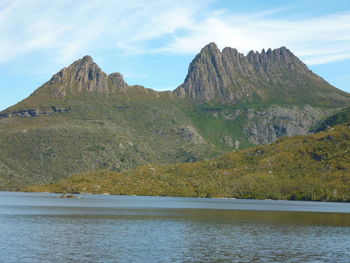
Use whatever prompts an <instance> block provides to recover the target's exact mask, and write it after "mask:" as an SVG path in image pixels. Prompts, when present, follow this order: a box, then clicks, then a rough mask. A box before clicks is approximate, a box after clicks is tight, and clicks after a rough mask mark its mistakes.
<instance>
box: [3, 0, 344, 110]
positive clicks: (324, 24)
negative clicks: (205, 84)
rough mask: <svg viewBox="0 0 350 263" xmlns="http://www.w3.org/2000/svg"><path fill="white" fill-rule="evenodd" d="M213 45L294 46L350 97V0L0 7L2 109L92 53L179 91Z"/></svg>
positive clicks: (9, 3)
mask: <svg viewBox="0 0 350 263" xmlns="http://www.w3.org/2000/svg"><path fill="white" fill-rule="evenodd" d="M209 42H216V43H217V45H218V46H219V48H221V49H222V48H224V47H226V46H231V47H235V48H237V49H238V50H239V51H240V52H243V53H247V52H248V51H250V50H258V51H261V50H262V49H263V48H265V49H267V48H270V47H271V48H278V47H281V46H286V47H288V48H289V49H290V50H291V51H292V52H293V53H294V54H295V55H297V56H298V57H299V58H301V59H302V60H303V61H304V62H305V63H306V64H307V65H308V66H309V67H310V68H311V69H312V70H313V71H314V72H316V73H317V74H319V75H321V76H322V77H324V78H325V79H326V80H327V81H329V82H330V83H331V84H333V85H334V86H336V87H338V88H340V89H342V90H345V91H348V92H350V1H349V0H333V1H329V0H327V1H325V0H294V1H289V0H288V1H286V0H221V1H220V0H196V1H195V0H176V1H175V0H151V1H150V0H103V1H101V0H56V1H52V0H25V1H24V0H0V91H1V96H0V110H3V109H5V108H7V107H8V106H11V105H13V104H15V103H17V102H18V101H20V100H22V99H24V98H25V97H27V96H28V95H30V94H31V93H32V92H33V91H34V90H35V89H36V88H37V87H39V86H40V85H41V84H43V83H44V82H46V81H47V80H49V79H50V77H51V76H52V75H53V74H54V73H56V72H57V71H59V70H60V69H61V68H63V67H65V66H68V65H69V64H71V63H72V62H73V61H75V60H77V59H79V58H81V57H82V56H84V55H86V54H89V55H91V56H92V57H93V59H94V60H95V62H96V63H97V64H99V65H100V67H101V68H102V69H103V70H104V71H105V72H106V73H112V72H120V73H122V74H123V75H124V77H125V79H126V81H127V82H128V83H129V84H140V85H144V86H146V87H148V88H153V89H157V90H166V89H174V88H176V87H177V86H178V85H179V84H181V83H182V82H183V80H184V78H185V77H186V73H187V69H188V65H189V63H190V62H191V60H192V59H193V57H194V56H195V55H196V54H197V53H198V52H199V51H200V49H201V48H202V47H203V46H204V45H206V44H207V43H209Z"/></svg>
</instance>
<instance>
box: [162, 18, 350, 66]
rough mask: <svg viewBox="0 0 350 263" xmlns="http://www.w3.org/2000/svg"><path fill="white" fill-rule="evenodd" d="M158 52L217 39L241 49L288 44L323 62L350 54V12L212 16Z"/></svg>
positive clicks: (193, 47) (194, 48) (192, 49)
mask: <svg viewBox="0 0 350 263" xmlns="http://www.w3.org/2000/svg"><path fill="white" fill-rule="evenodd" d="M188 31H189V32H188V34H186V35H185V36H175V37H174V41H173V42H171V43H170V44H169V45H168V46H165V47H163V48H160V49H157V51H159V52H173V53H194V52H198V50H199V48H200V47H201V46H203V45H205V44H206V43H208V42H210V41H213V40H215V42H216V43H217V44H218V46H219V47H221V48H223V47H225V46H231V47H235V48H237V49H238V50H239V51H241V52H248V51H250V50H261V49H262V48H269V47H272V48H276V47H280V46H287V47H289V48H290V49H291V50H292V51H293V52H295V53H296V54H297V55H300V56H302V57H303V59H305V61H306V62H307V63H309V64H322V63H328V62H331V61H335V60H341V59H347V58H349V56H350V12H349V13H347V14H338V15H337V14H335V15H327V16H323V17H318V18H312V19H301V20H298V21H293V20H287V19H272V18H269V17H265V16H260V17H259V16H257V17H254V18H252V17H251V16H242V15H233V14H228V13H225V14H224V15H222V14H221V15H220V16H215V15H214V16H211V17H208V18H207V19H205V20H204V21H202V22H201V23H195V24H192V25H191V26H190V27H188Z"/></svg>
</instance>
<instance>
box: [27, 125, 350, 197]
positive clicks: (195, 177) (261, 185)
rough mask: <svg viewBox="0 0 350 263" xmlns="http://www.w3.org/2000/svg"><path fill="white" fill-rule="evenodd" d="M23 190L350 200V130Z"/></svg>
mask: <svg viewBox="0 0 350 263" xmlns="http://www.w3.org/2000/svg"><path fill="white" fill-rule="evenodd" d="M24 190H26V191H49V192H63V193H65V192H73V193H81V192H89V193H97V194H102V193H110V194H118V195H119V194H120V195H123V194H128V195H157V196H158V195H159V196H197V197H227V198H254V199H288V200H320V201H350V126H349V125H348V124H343V125H339V126H336V127H334V128H332V129H331V130H329V131H325V132H320V133H318V134H313V135H304V136H295V137H290V138H287V137H283V138H281V139H279V140H278V141H277V142H276V143H273V144H270V145H265V146H259V147H254V148H249V149H245V150H241V151H239V152H232V153H228V154H225V155H223V156H221V157H219V158H216V159H214V160H210V161H201V162H196V163H187V164H175V165H166V166H156V165H143V166H140V167H138V168H136V169H134V170H129V171H127V172H123V173H118V172H112V171H103V170H102V171H96V172H88V173H82V174H77V175H74V176H70V177H68V178H66V179H64V180H61V181H59V182H58V183H56V184H49V185H42V186H32V187H28V188H26V189H24Z"/></svg>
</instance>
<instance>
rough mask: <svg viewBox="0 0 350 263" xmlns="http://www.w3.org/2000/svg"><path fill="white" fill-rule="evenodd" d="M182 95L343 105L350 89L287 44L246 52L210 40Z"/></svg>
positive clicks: (192, 67)
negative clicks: (310, 64)
mask: <svg viewBox="0 0 350 263" xmlns="http://www.w3.org/2000/svg"><path fill="white" fill-rule="evenodd" d="M175 92H176V94H178V95H179V96H188V97H191V98H193V99H196V100H199V101H203V100H204V101H213V100H214V101H218V102H222V103H239V102H242V101H247V102H253V101H267V102H271V103H276V102H279V103H284V104H285V103H299V104H300V103H305V104H314V105H342V103H344V102H346V101H348V98H349V96H348V94H346V93H345V92H342V91H340V90H336V89H334V87H332V86H330V85H329V84H328V83H327V82H326V81H325V80H323V79H322V78H321V77H319V76H317V75H316V74H314V73H313V72H311V71H310V70H309V69H308V68H307V66H306V65H305V64H304V63H302V62H301V61H300V60H299V59H298V58H297V57H296V56H295V55H294V54H293V53H292V52H291V51H289V50H288V49H287V48H285V47H281V48H278V49H274V50H271V49H268V50H267V51H266V52H265V50H262V52H261V53H259V52H253V51H250V52H249V53H248V54H247V56H244V55H243V54H241V53H239V52H238V51H237V50H236V49H233V48H230V47H226V48H224V49H223V50H222V52H221V51H220V50H219V49H218V47H217V46H216V44H215V43H210V44H209V45H207V46H206V47H204V48H203V49H202V51H201V52H200V53H199V54H198V55H197V56H196V57H195V59H194V60H193V61H192V63H191V65H190V67H189V71H188V75H187V77H186V79H185V82H184V83H183V84H182V85H181V86H180V87H178V88H177V89H176V90H175Z"/></svg>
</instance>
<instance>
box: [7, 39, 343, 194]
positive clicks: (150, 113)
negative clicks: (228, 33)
mask: <svg viewBox="0 0 350 263" xmlns="http://www.w3.org/2000/svg"><path fill="white" fill-rule="evenodd" d="M230 52H233V51H232V50H231V49H230V48H226V49H224V50H223V52H220V51H218V50H215V46H214V45H213V44H210V45H208V46H207V47H204V48H203V50H202V51H201V53H200V54H199V55H198V56H197V57H196V58H195V59H194V61H193V62H192V64H191V66H190V70H189V74H188V76H187V78H186V80H185V82H184V84H182V85H181V86H180V87H179V88H178V89H176V90H175V91H174V92H170V91H167V92H157V91H153V90H151V89H146V88H144V87H142V86H137V85H136V86H129V85H128V84H127V83H126V82H125V81H124V80H123V76H122V75H121V74H120V73H113V74H109V75H108V74H106V73H104V72H103V71H102V70H101V69H100V68H99V67H98V65H97V64H96V63H94V61H93V60H92V58H91V57H89V56H85V57H84V58H82V59H80V60H78V61H76V62H74V63H73V64H72V65H70V66H69V67H67V68H64V69H62V70H61V71H60V72H58V73H57V74H55V75H54V76H53V77H52V78H51V79H50V80H49V81H48V82H46V83H45V84H43V85H42V86H41V87H39V88H38V89H37V90H36V91H35V92H34V93H33V94H32V95H31V96H29V97H28V98H27V99H25V100H23V101H21V102H19V103H18V104H16V105H14V106H12V107H10V108H8V109H6V110H5V111H3V112H1V113H0V147H1V149H0V189H16V188H18V187H22V186H25V185H28V184H33V183H46V182H54V181H57V180H59V179H60V178H64V177H66V176H68V175H70V174H73V173H77V172H85V171H92V170H99V169H107V170H112V171H124V170H127V169H130V168H132V167H135V166H138V165H142V164H147V163H152V164H159V165H165V164H169V163H179V162H194V161H199V160H205V159H209V158H214V157H216V156H219V155H220V154H223V153H225V152H229V151H233V150H239V149H242V148H246V147H250V146H252V145H254V144H265V143H271V142H273V141H275V140H276V139H278V138H279V137H281V136H291V135H297V134H306V133H308V132H309V130H310V128H311V127H314V126H315V125H316V124H317V123H319V121H320V120H322V119H325V118H326V117H328V116H330V115H331V114H333V113H335V112H336V111H337V110H339V109H341V108H342V107H344V106H346V105H347V104H349V103H350V98H349V94H347V93H345V92H342V91H339V90H337V89H336V88H334V87H332V86H330V85H329V84H327V83H326V82H325V81H323V80H322V79H321V78H320V77H317V76H316V75H314V74H313V73H311V72H310V71H308V70H307V68H306V66H305V65H304V64H302V63H301V62H300V61H299V60H298V59H297V58H296V57H295V56H294V55H292V54H291V52H289V51H287V50H286V49H285V48H281V49H278V50H274V51H268V52H266V54H265V53H264V52H263V53H264V54H265V55H264V56H262V55H248V56H246V57H244V56H243V55H239V54H238V53H237V56H238V57H239V59H237V60H233V59H231V57H229V56H228V55H223V54H226V53H230ZM207 53H208V54H209V53H210V54H211V53H215V56H214V58H215V59H214V58H211V57H210V56H207V55H206V54H207ZM280 53H283V54H284V55H283V56H282V54H280ZM220 54H221V55H220ZM250 54H253V53H250ZM254 54H257V53H254ZM267 54H269V55H267ZM271 54H272V55H271ZM278 54H280V55H278ZM220 56H221V57H220ZM225 56H228V58H225ZM242 56H243V57H242ZM265 56H266V60H267V61H268V62H266V63H265V64H266V65H265V64H264V65H265V66H264V67H263V66H261V65H263V64H262V62H261V61H260V60H263V58H264V57H265ZM216 57H218V58H216ZM255 57H257V58H256V59H258V60H259V61H260V62H259V63H260V64H259V65H260V66H258V64H256V63H257V62H254V61H255V60H256V59H255ZM270 57H271V58H270ZM202 58H203V59H202ZM204 58H205V59H204ZM209 58H210V59H209ZM219 58H220V59H221V61H224V62H225V61H226V60H227V61H226V62H225V63H226V64H227V65H226V64H225V65H226V66H225V67H224V68H225V70H226V71H223V68H222V67H221V64H220V63H219V62H220V60H219ZM229 58H230V59H231V60H232V61H231V60H230V59H229ZM198 61H199V62H200V63H199V62H198ZM213 61H214V62H215V63H214V62H213ZM290 61H291V62H290ZM224 62H222V63H224ZM198 63H199V64H198ZM230 63H231V64H230ZM235 63H236V64H235ZM199 65H200V67H199ZM196 68H197V69H198V70H197V69H196ZM197 71H198V74H197V73H196V72H197ZM238 73H239V74H240V75H237V74H238ZM237 76H238V77H237ZM290 76H297V77H293V78H291V77H290ZM208 78H210V80H211V82H210V83H211V84H210V85H209V86H208V85H207V83H208ZM214 80H215V81H214ZM274 81H275V82H276V85H269V83H273V82H274ZM302 83H306V84H305V85H304V86H302ZM307 83H312V85H311V84H310V85H309V84H307ZM226 84H227V85H229V86H225V85H226ZM231 84H232V85H231ZM230 85H231V86H230ZM186 87H187V88H186ZM303 87H304V90H303V91H305V93H304V94H303V96H299V95H298V96H296V95H295V93H298V94H301V92H296V89H302V88H303ZM277 89H278V90H279V91H278V92H277V91H276V90H277ZM219 91H220V92H221V93H219ZM191 94H192V95H191ZM247 95H248V96H247ZM282 95H283V96H282Z"/></svg>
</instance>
